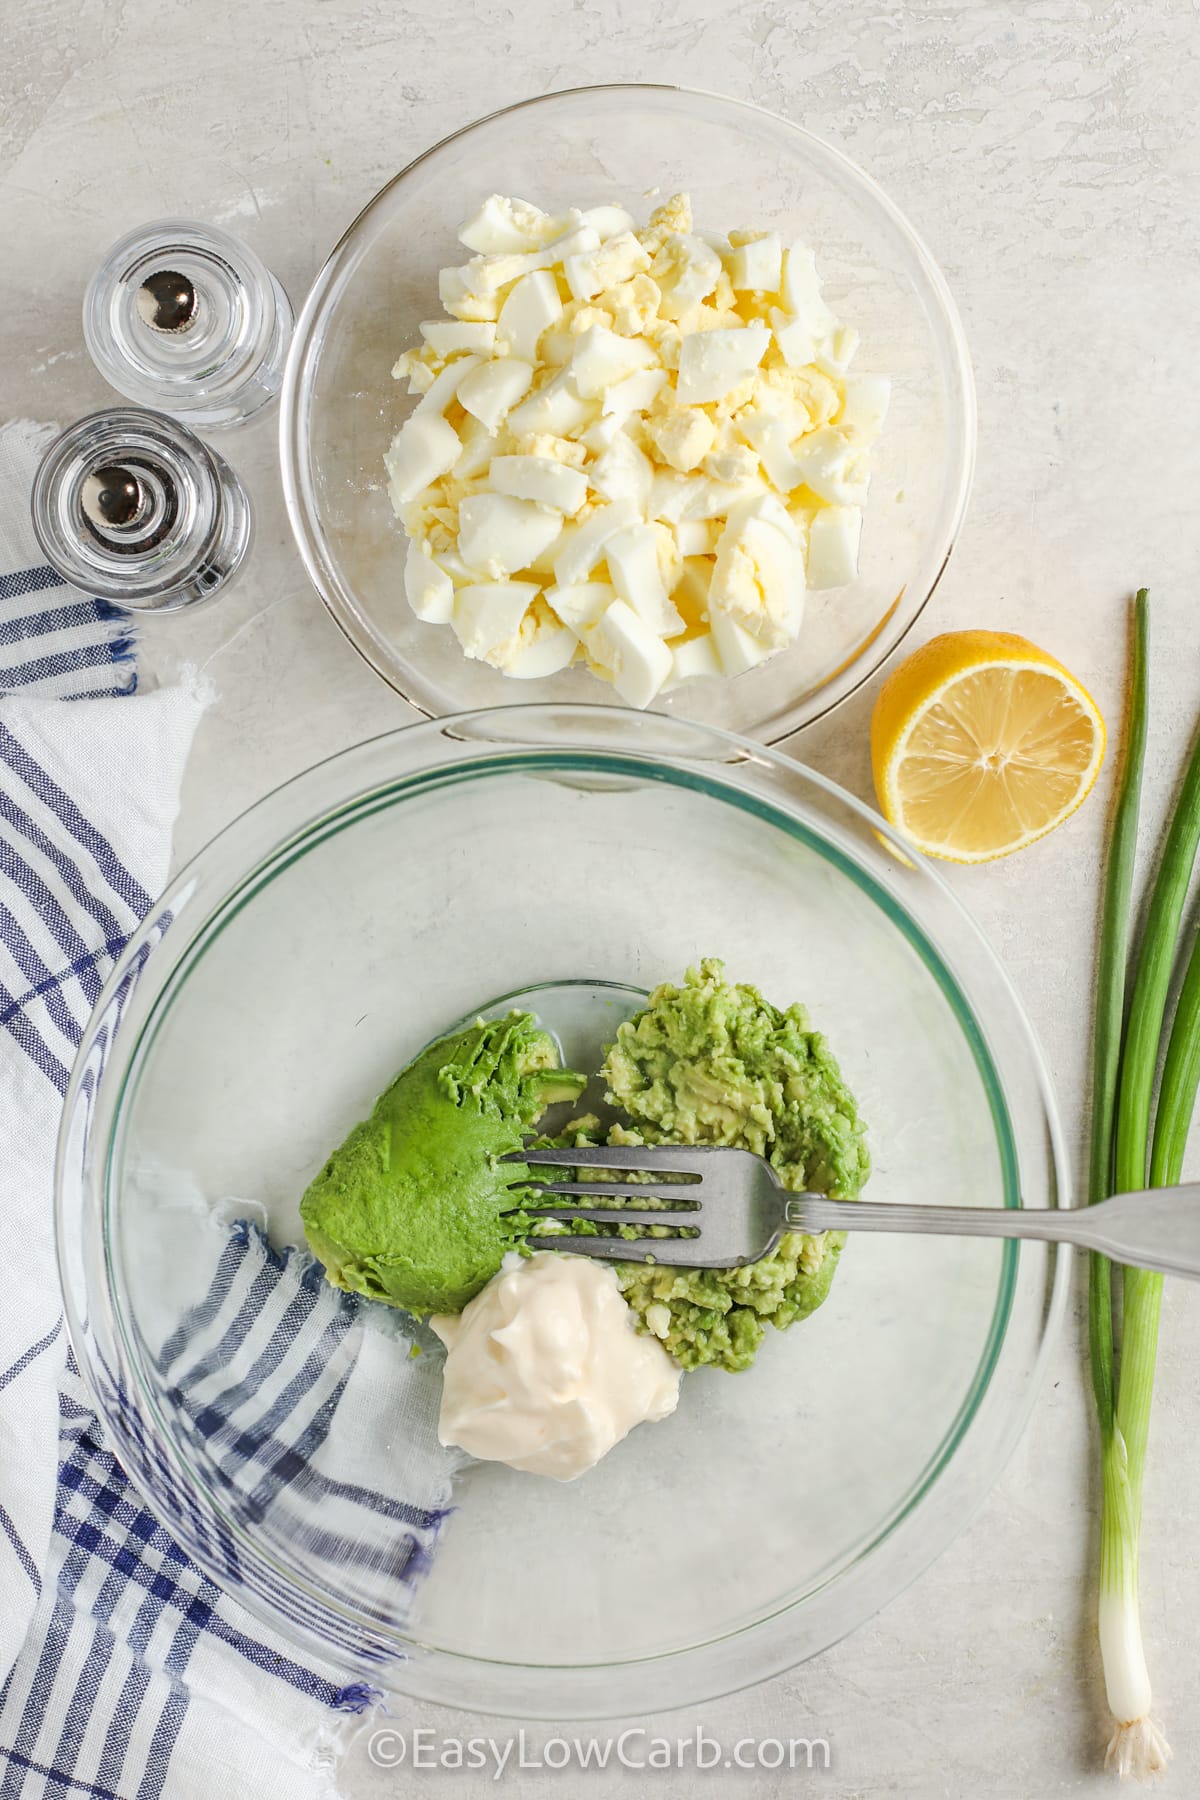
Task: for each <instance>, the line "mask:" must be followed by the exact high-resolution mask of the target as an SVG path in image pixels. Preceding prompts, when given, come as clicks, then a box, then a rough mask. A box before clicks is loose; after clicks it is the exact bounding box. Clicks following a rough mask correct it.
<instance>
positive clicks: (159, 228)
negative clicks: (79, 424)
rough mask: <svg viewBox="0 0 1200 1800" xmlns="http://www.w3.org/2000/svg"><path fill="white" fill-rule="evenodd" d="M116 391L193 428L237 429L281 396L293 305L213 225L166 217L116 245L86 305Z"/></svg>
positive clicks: (253, 259)
mask: <svg viewBox="0 0 1200 1800" xmlns="http://www.w3.org/2000/svg"><path fill="white" fill-rule="evenodd" d="M83 334H84V337H85V339H86V341H87V347H88V350H89V352H90V354H91V357H92V361H93V362H94V363H95V365H96V367H97V369H98V370H99V371H100V373H101V374H102V375H103V376H104V379H105V380H106V381H107V382H109V383H110V385H111V386H112V387H114V388H116V390H117V392H118V393H120V394H124V395H125V396H126V398H127V399H129V400H136V401H137V402H138V404H139V405H141V406H149V407H154V408H156V409H157V410H159V411H161V412H166V413H170V414H172V415H173V416H175V417H178V418H181V419H184V420H185V421H186V422H187V423H188V424H189V425H193V426H198V427H200V428H215V427H220V426H227V425H238V424H241V423H243V422H244V421H245V420H247V419H250V418H253V417H254V415H255V414H256V413H259V412H261V411H262V409H263V408H264V407H266V406H269V405H270V403H271V401H272V400H274V398H275V396H276V394H277V393H278V392H279V387H280V384H281V382H282V380H283V365H284V361H285V359H286V356H287V347H288V343H289V341H290V339H291V335H292V308H291V304H290V302H289V300H288V297H287V295H286V294H285V293H284V291H283V288H282V287H281V286H280V284H279V282H278V281H276V279H275V277H274V276H273V275H272V274H271V272H270V270H269V269H267V268H266V267H264V265H263V263H262V262H260V260H259V258H258V257H257V256H256V255H255V254H254V252H253V251H252V250H251V249H249V248H248V247H247V246H246V245H245V244H243V243H241V242H240V241H239V240H238V239H237V238H235V237H231V236H230V234H229V233H228V232H227V231H221V230H219V229H218V228H217V227H216V226H214V225H202V224H194V223H192V222H190V221H187V220H181V219H165V220H161V221H160V222H158V223H157V224H151V225H143V226H140V227H139V228H138V229H137V230H136V231H131V232H130V233H129V234H128V236H126V237H123V238H121V240H120V241H119V242H118V243H116V244H114V245H113V247H112V249H111V250H110V251H109V253H108V255H107V256H106V257H105V258H104V261H103V262H102V263H101V265H100V267H99V268H98V269H97V270H96V273H95V274H94V275H93V277H92V279H91V281H90V283H89V284H88V290H87V293H86V295H85V296H84V302H83Z"/></svg>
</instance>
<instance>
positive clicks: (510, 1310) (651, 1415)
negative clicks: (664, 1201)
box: [429, 1250, 681, 1481]
mask: <svg viewBox="0 0 1200 1800" xmlns="http://www.w3.org/2000/svg"><path fill="white" fill-rule="evenodd" d="M429 1323H430V1325H432V1327H433V1329H434V1331H436V1332H437V1334H438V1336H439V1337H440V1338H441V1340H442V1342H443V1343H444V1344H445V1346H446V1348H447V1350H448V1352H449V1354H448V1356H447V1357H446V1370H445V1385H444V1388H443V1391H442V1411H441V1418H440V1420H439V1422H438V1437H439V1438H440V1439H441V1441H442V1443H443V1444H447V1445H450V1444H457V1445H458V1446H459V1447H460V1448H461V1449H463V1450H466V1451H468V1452H469V1453H470V1455H472V1456H477V1457H480V1458H481V1459H482V1460H483V1461H485V1462H502V1463H507V1464H508V1465H509V1467H510V1468H513V1469H525V1470H528V1471H529V1472H530V1473H531V1474H534V1475H553V1476H554V1478H555V1479H556V1480H557V1481H573V1480H574V1479H575V1477H576V1476H577V1475H582V1474H583V1472H584V1470H585V1469H590V1468H592V1467H594V1465H595V1464H596V1463H598V1462H599V1460H600V1458H601V1457H602V1456H603V1455H605V1453H606V1452H607V1451H609V1450H611V1449H612V1447H613V1445H614V1444H618V1443H620V1441H621V1439H622V1438H623V1437H624V1436H625V1435H626V1433H627V1432H629V1431H632V1429H633V1427H634V1426H635V1425H640V1424H641V1423H642V1422H643V1421H644V1420H653V1419H665V1418H666V1417H667V1414H668V1413H672V1412H674V1410H675V1405H676V1402H677V1401H678V1399H679V1377H680V1373H681V1371H680V1368H679V1365H678V1364H677V1363H676V1362H675V1361H674V1360H673V1358H672V1357H670V1356H668V1354H667V1352H666V1351H665V1350H664V1349H663V1347H662V1345H661V1344H660V1343H659V1342H658V1341H657V1339H655V1338H652V1337H641V1336H639V1334H638V1333H637V1331H636V1330H635V1329H634V1324H633V1314H632V1313H631V1311H630V1309H629V1307H628V1306H627V1305H626V1303H625V1301H624V1300H623V1298H622V1297H621V1289H620V1287H619V1285H618V1283H617V1277H616V1275H615V1273H614V1272H613V1270H612V1269H609V1268H606V1267H605V1266H604V1265H603V1264H602V1263H599V1262H595V1261H593V1260H592V1259H591V1258H589V1257H586V1256H565V1255H559V1254H558V1253H557V1252H556V1251H550V1250H544V1251H541V1252H539V1253H538V1254H537V1255H535V1256H528V1257H523V1256H519V1255H517V1254H516V1253H515V1252H514V1253H510V1254H509V1255H508V1256H506V1257H505V1259H504V1262H503V1264H502V1265H501V1267H500V1271H499V1273H498V1274H496V1275H494V1276H493V1277H492V1279H491V1280H490V1281H489V1282H488V1284H487V1286H486V1287H485V1288H482V1289H481V1290H480V1292H479V1293H478V1294H476V1296H475V1298H474V1299H473V1300H472V1301H470V1302H469V1303H468V1305H467V1306H465V1307H464V1308H463V1310H462V1312H461V1313H458V1314H441V1315H439V1316H438V1317H436V1318H432V1319H430V1321H429Z"/></svg>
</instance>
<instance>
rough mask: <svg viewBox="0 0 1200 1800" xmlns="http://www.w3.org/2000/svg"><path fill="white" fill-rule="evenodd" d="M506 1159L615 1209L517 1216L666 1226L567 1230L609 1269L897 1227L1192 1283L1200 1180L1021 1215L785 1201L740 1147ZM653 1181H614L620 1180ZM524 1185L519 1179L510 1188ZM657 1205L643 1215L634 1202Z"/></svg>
mask: <svg viewBox="0 0 1200 1800" xmlns="http://www.w3.org/2000/svg"><path fill="white" fill-rule="evenodd" d="M504 1160H505V1161H506V1162H519V1163H525V1164H526V1165H527V1166H529V1167H530V1168H533V1169H537V1168H543V1167H547V1166H548V1167H551V1168H559V1169H561V1168H571V1169H574V1170H576V1171H586V1170H589V1169H594V1170H596V1171H597V1173H600V1172H601V1171H604V1170H611V1171H612V1175H611V1176H609V1177H608V1178H607V1179H601V1180H593V1181H554V1182H538V1183H536V1184H534V1185H535V1186H536V1190H537V1192H538V1193H539V1194H542V1195H545V1197H546V1199H547V1200H548V1201H552V1200H555V1199H558V1198H564V1199H565V1198H571V1199H574V1198H586V1199H600V1200H609V1201H617V1200H620V1201H622V1202H624V1203H625V1204H623V1205H621V1206H615V1205H614V1206H608V1207H581V1206H557V1205H545V1206H543V1205H540V1204H538V1205H534V1206H528V1205H527V1206H524V1207H522V1208H521V1209H520V1210H521V1211H523V1212H526V1213H528V1214H530V1215H532V1216H533V1217H534V1218H539V1219H546V1220H551V1219H553V1220H556V1221H558V1222H560V1223H561V1224H562V1225H564V1226H570V1225H572V1224H577V1223H578V1222H579V1221H580V1220H583V1219H587V1220H590V1221H591V1222H592V1223H594V1224H596V1225H633V1226H639V1227H645V1226H665V1227H667V1228H669V1230H670V1231H671V1232H672V1233H675V1234H678V1233H679V1232H681V1231H682V1232H686V1233H687V1234H688V1235H686V1236H681V1235H672V1236H668V1237H653V1238H620V1237H589V1236H583V1235H579V1234H576V1235H575V1236H573V1237H572V1238H571V1250H572V1252H573V1253H575V1254H578V1255H579V1256H599V1257H605V1258H607V1259H608V1260H609V1261H611V1262H656V1263H669V1264H671V1265H673V1266H679V1267H681V1268H703V1269H737V1268H741V1267H742V1265H743V1264H744V1263H753V1262H760V1261H761V1260H762V1258H763V1257H764V1256H769V1255H770V1253H771V1251H772V1250H773V1249H774V1248H775V1246H776V1245H777V1244H778V1242H779V1240H780V1238H781V1237H782V1236H783V1234H784V1232H785V1231H804V1232H809V1233H816V1232H820V1231H902V1232H915V1233H917V1234H934V1235H937V1236H941V1237H947V1236H948V1237H993V1238H995V1237H998V1238H1040V1239H1042V1240H1044V1241H1049V1242H1051V1243H1061V1244H1073V1245H1075V1247H1076V1248H1077V1249H1081V1250H1099V1251H1100V1252H1101V1253H1102V1254H1103V1255H1105V1256H1108V1257H1111V1258H1112V1260H1113V1261H1114V1262H1119V1263H1130V1264H1132V1265H1134V1267H1136V1268H1141V1269H1157V1270H1158V1271H1159V1272H1160V1273H1161V1274H1164V1275H1191V1276H1194V1277H1197V1278H1200V1182H1183V1183H1182V1184H1181V1185H1180V1186H1178V1187H1168V1188H1148V1189H1146V1190H1145V1191H1144V1192H1142V1193H1136V1194H1117V1195H1116V1196H1115V1197H1114V1198H1113V1199H1111V1200H1102V1201H1100V1202H1099V1203H1098V1204H1097V1205H1095V1206H1086V1207H1080V1208H1066V1209H1063V1210H1053V1209H1051V1210H1046V1211H1042V1210H1037V1211H1025V1210H1024V1209H1023V1208H1020V1207H1002V1206H997V1207H989V1206H905V1205H901V1204H899V1203H897V1204H895V1205H890V1204H884V1203H880V1202H878V1201H871V1200H830V1199H828V1198H827V1197H826V1196H825V1195H824V1194H793V1193H790V1192H789V1191H788V1189H786V1188H785V1187H784V1186H783V1185H782V1183H781V1182H780V1181H779V1178H778V1176H777V1175H776V1174H775V1171H774V1170H773V1169H772V1168H771V1166H770V1164H769V1163H766V1162H764V1161H763V1159H762V1157H761V1156H755V1155H754V1154H753V1153H752V1152H751V1151H749V1150H722V1149H717V1148H715V1147H714V1148H695V1149H694V1148H692V1147H691V1146H681V1147H677V1146H675V1145H673V1144H672V1145H665V1146H662V1147H659V1148H654V1149H633V1148H629V1147H616V1146H606V1147H604V1148H602V1149H579V1150H517V1151H514V1153H513V1154H512V1155H511V1156H508V1157H505V1158H504ZM622 1174H624V1175H626V1176H631V1175H632V1176H638V1175H648V1176H650V1177H657V1178H658V1179H651V1180H649V1181H644V1180H633V1181H630V1180H625V1181H621V1180H620V1178H619V1177H620V1175H622ZM519 1185H520V1186H521V1187H523V1188H528V1186H529V1185H530V1184H529V1183H527V1182H522V1183H520V1184H519ZM650 1199H653V1200H660V1201H664V1202H667V1203H668V1205H667V1206H666V1207H665V1208H662V1209H660V1208H653V1209H649V1208H643V1209H640V1210H639V1208H638V1207H637V1205H636V1204H634V1203H635V1202H637V1201H642V1200H650ZM563 1240H564V1233H563V1232H562V1231H555V1232H554V1233H553V1234H552V1235H547V1236H545V1237H530V1238H528V1239H527V1240H526V1241H527V1242H528V1243H529V1244H530V1245H531V1246H532V1247H533V1248H534V1249H538V1250H562V1249H563V1248H564V1247H565V1246H564V1241H563Z"/></svg>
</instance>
